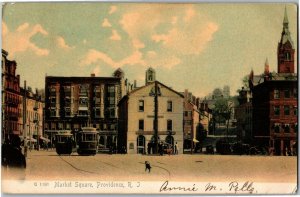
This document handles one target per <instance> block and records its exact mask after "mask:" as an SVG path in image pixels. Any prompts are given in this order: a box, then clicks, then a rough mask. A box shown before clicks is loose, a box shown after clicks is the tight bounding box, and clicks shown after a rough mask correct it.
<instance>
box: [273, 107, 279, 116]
mask: <svg viewBox="0 0 300 197" xmlns="http://www.w3.org/2000/svg"><path fill="white" fill-rule="evenodd" d="M274 115H276V116H279V115H280V107H279V106H274Z"/></svg>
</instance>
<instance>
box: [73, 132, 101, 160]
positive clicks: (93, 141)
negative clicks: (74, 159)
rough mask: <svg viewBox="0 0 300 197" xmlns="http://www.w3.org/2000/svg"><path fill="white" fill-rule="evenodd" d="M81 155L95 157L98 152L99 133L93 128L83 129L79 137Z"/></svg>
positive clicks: (78, 151) (79, 152)
mask: <svg viewBox="0 0 300 197" xmlns="http://www.w3.org/2000/svg"><path fill="white" fill-rule="evenodd" d="M77 140H78V149H77V153H78V154H79V155H95V154H96V153H97V151H98V132H97V131H96V128H93V127H83V128H82V131H80V132H79V133H78V135H77Z"/></svg>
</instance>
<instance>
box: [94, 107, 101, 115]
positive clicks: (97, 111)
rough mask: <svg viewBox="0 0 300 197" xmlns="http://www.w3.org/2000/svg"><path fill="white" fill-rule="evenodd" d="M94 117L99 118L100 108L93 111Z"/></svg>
mask: <svg viewBox="0 0 300 197" xmlns="http://www.w3.org/2000/svg"><path fill="white" fill-rule="evenodd" d="M95 116H96V117H99V116H100V108H96V109H95Z"/></svg>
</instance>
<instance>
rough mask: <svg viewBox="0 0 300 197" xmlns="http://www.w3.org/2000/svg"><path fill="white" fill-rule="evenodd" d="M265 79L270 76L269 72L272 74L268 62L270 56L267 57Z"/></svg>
mask: <svg viewBox="0 0 300 197" xmlns="http://www.w3.org/2000/svg"><path fill="white" fill-rule="evenodd" d="M264 74H265V79H268V78H269V74H270V68H269V62H268V58H266V62H265V72H264Z"/></svg>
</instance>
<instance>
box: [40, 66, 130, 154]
mask: <svg viewBox="0 0 300 197" xmlns="http://www.w3.org/2000/svg"><path fill="white" fill-rule="evenodd" d="M45 84H46V87H45V96H46V98H45V132H46V133H47V134H48V136H50V138H51V140H53V138H54V136H55V134H56V133H57V132H59V130H72V132H73V133H74V134H76V133H77V132H78V131H80V130H81V128H82V127H86V126H92V127H94V128H97V130H98V131H99V134H100V138H99V144H100V145H99V149H100V151H108V150H109V149H110V148H111V147H112V146H116V144H117V130H118V128H117V125H118V116H117V103H118V102H119V100H120V99H121V98H122V97H123V95H124V94H125V80H124V72H123V71H122V70H121V69H118V70H116V71H115V72H114V74H113V76H112V77H95V75H94V74H92V75H91V77H52V76H49V77H46V83H45Z"/></svg>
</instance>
